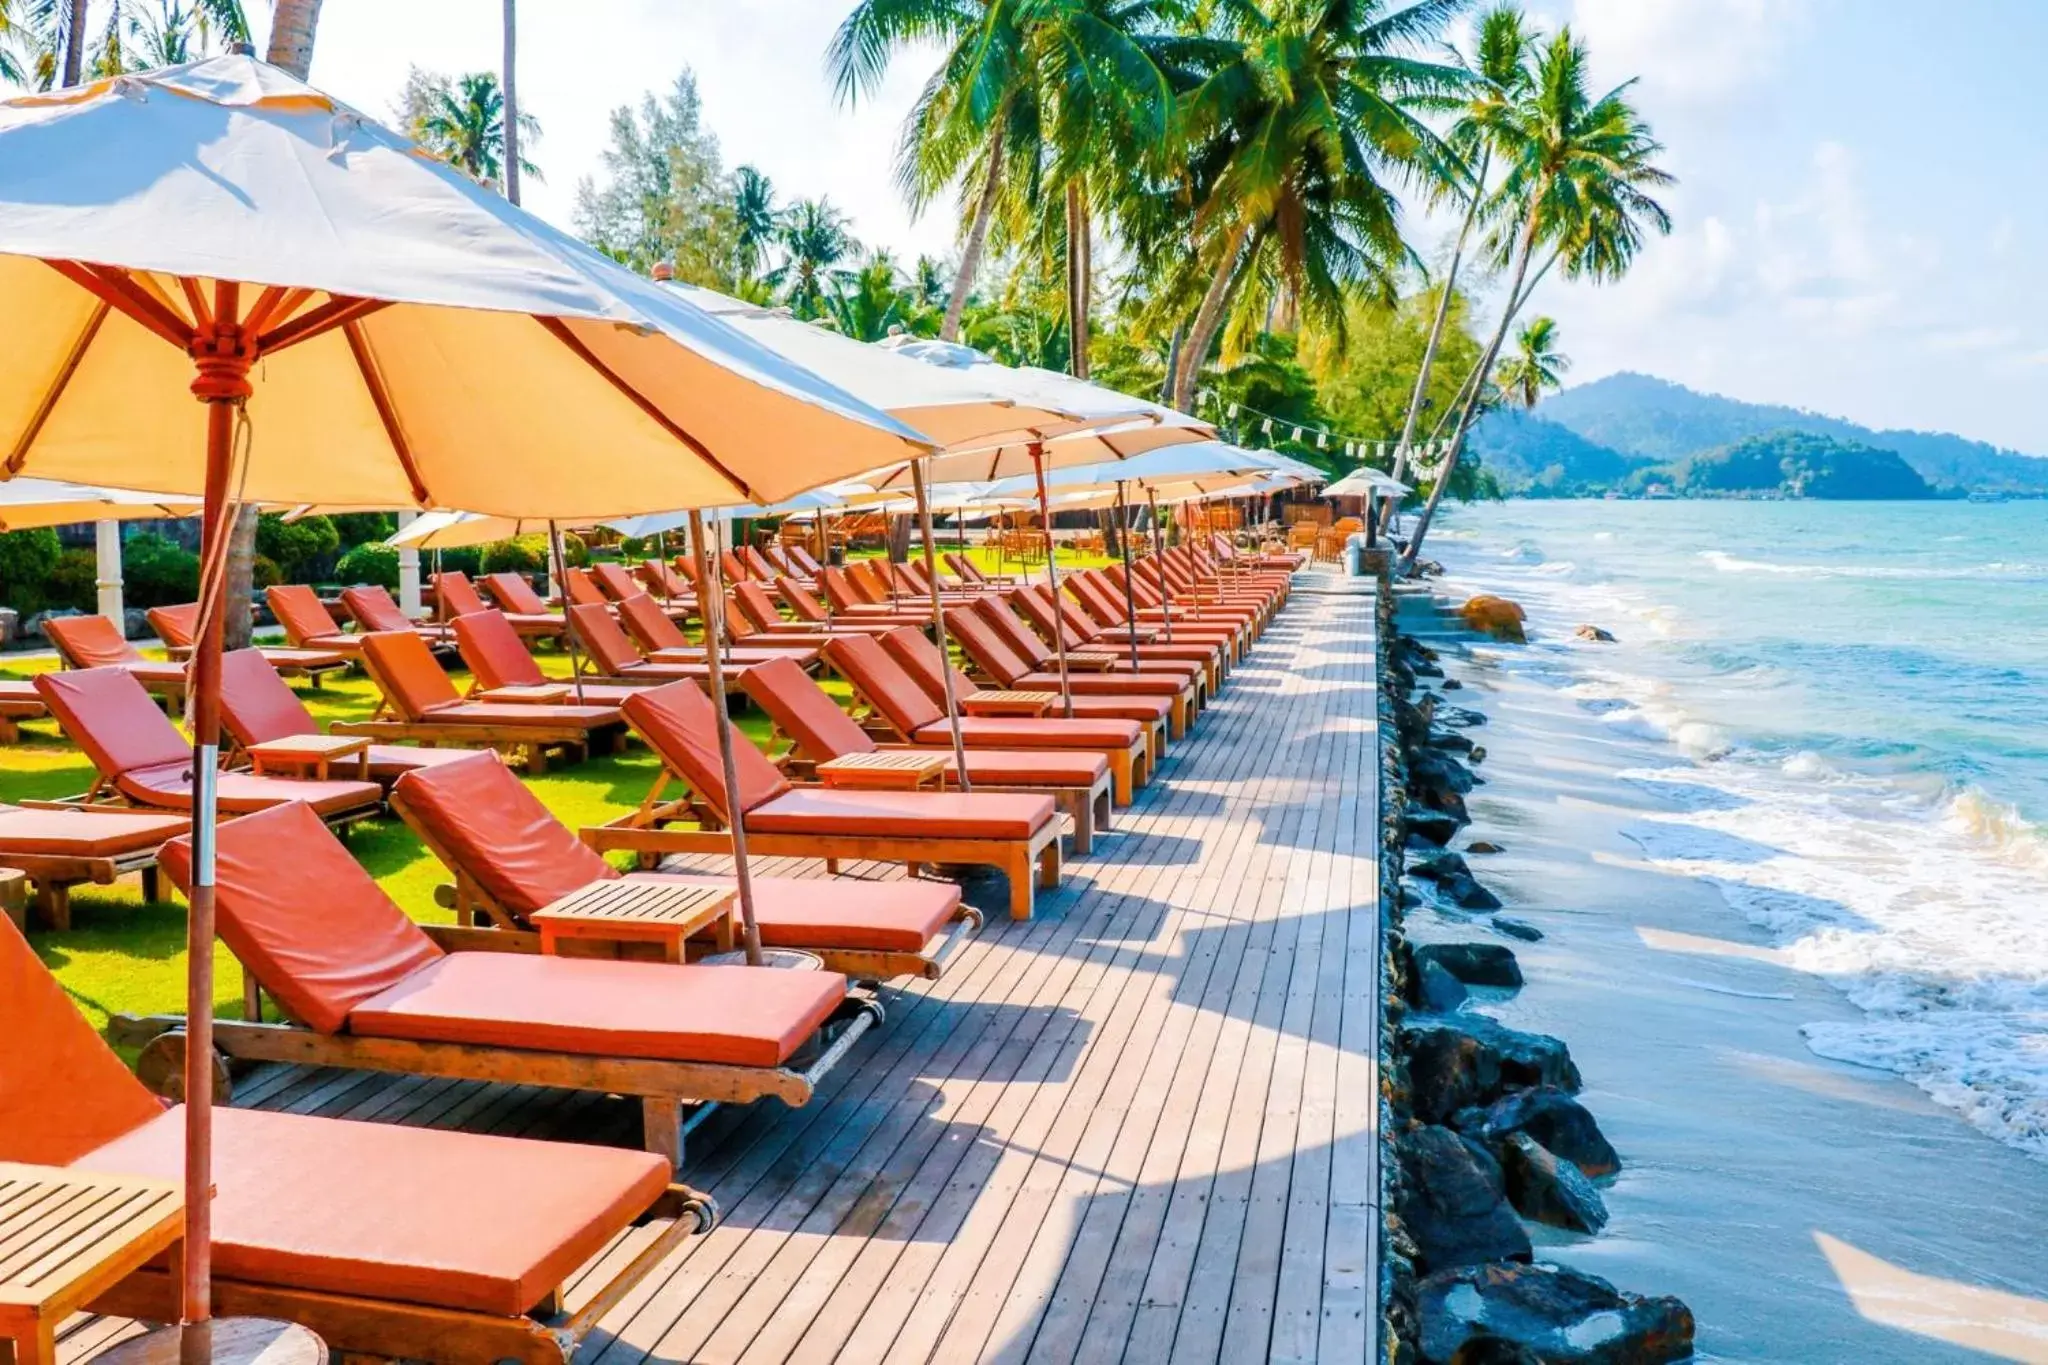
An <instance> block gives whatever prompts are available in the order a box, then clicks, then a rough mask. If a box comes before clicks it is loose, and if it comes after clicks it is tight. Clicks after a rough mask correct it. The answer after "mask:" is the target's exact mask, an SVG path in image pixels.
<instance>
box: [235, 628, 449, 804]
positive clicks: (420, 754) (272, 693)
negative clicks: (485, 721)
mask: <svg viewBox="0 0 2048 1365" xmlns="http://www.w3.org/2000/svg"><path fill="white" fill-rule="evenodd" d="M220 721H221V724H222V726H224V727H225V728H226V730H227V732H228V734H230V735H232V736H233V737H234V741H235V743H237V744H239V745H241V746H242V747H243V748H244V749H247V748H250V747H252V746H254V745H257V744H263V743H267V742H268V741H270V740H273V739H284V738H285V737H287V736H289V735H317V734H319V733H320V722H318V721H316V720H314V719H313V715H312V713H311V712H310V711H308V710H306V705H305V703H304V702H302V701H300V700H299V697H298V694H297V693H296V692H294V691H292V690H291V688H289V687H287V686H286V685H285V681H284V679H283V678H280V677H279V676H278V675H277V670H276V669H274V668H272V667H271V666H270V664H269V662H268V661H267V660H265V659H264V657H263V655H262V654H261V653H260V652H259V651H257V650H253V649H235V650H230V651H228V652H227V653H226V654H223V655H222V656H221V669H220ZM468 757H471V755H469V754H467V753H465V752H464V751H463V750H461V749H421V748H417V747H415V746H412V745H408V744H372V745H371V746H370V750H369V758H370V779H371V781H373V782H378V783H381V784H382V785H384V786H386V787H389V786H390V785H391V784H392V783H393V782H396V781H397V780H398V779H399V777H400V776H401V775H402V774H405V773H409V772H412V771H413V770H414V769H417V768H431V767H433V766H434V765H435V764H438V763H452V762H456V761H458V760H460V759H464V758H468ZM347 762H348V760H343V761H342V766H344V767H345V766H346V765H347Z"/></svg>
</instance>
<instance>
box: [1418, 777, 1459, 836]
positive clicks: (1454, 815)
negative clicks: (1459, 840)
mask: <svg viewBox="0 0 2048 1365" xmlns="http://www.w3.org/2000/svg"><path fill="white" fill-rule="evenodd" d="M1415 796H1416V798H1417V799H1418V800H1420V801H1421V802H1422V804H1423V805H1424V806H1426V807H1428V808H1429V809H1430V810H1433V811H1436V812H1437V813H1438V814H1440V815H1448V816H1450V817H1451V819H1452V820H1453V821H1455V822H1456V823H1455V825H1454V826H1453V831H1454V832H1455V831H1456V830H1458V829H1463V828H1464V827H1465V826H1466V825H1469V824H1471V823H1472V814H1471V812H1470V811H1467V810H1466V809H1465V798H1464V797H1462V796H1460V795H1458V794H1457V793H1456V792H1454V791H1445V790H1444V789H1442V788H1440V787H1423V788H1420V789H1418V790H1417V791H1416V792H1415ZM1444 842H1446V843H1449V842H1450V841H1449V839H1446V840H1445V841H1444Z"/></svg>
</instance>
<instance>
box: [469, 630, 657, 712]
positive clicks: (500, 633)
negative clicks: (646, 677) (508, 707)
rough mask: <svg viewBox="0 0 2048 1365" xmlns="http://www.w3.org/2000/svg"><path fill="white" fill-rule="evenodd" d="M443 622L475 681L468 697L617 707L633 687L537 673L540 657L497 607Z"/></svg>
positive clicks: (528, 702) (526, 703)
mask: <svg viewBox="0 0 2048 1365" xmlns="http://www.w3.org/2000/svg"><path fill="white" fill-rule="evenodd" d="M448 624H449V629H450V631H452V632H453V634H454V636H455V647H456V648H457V649H459V650H461V651H462V662H463V663H465V664H467V665H468V666H469V672H470V676H471V677H473V678H475V679H476V686H475V688H474V689H472V691H471V692H470V699H471V700H473V701H491V702H511V703H516V704H519V705H531V704H545V703H553V702H568V703H570V704H572V705H579V706H617V705H618V704H619V703H620V702H622V701H624V700H625V699H626V698H627V697H628V696H629V695H630V694H631V693H632V691H633V689H632V687H631V685H629V684H626V683H601V682H589V681H585V680H582V679H578V680H576V681H575V682H573V683H572V682H571V681H570V680H569V679H567V678H553V677H549V676H548V675H547V674H545V673H543V672H541V668H540V663H539V661H538V660H536V659H535V658H534V657H533V655H532V654H530V653H528V652H527V649H526V644H525V642H524V641H522V640H521V639H520V638H519V632H518V631H516V630H514V629H513V628H512V626H511V625H510V624H509V623H508V622H507V621H506V619H505V613H503V612H501V611H473V612H471V613H469V614H468V615H467V616H458V617H456V618H455V619H454V620H453V621H451V622H449V623H448ZM579 638H580V637H579Z"/></svg>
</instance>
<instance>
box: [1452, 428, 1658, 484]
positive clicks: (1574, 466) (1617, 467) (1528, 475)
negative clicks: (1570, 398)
mask: <svg viewBox="0 0 2048 1365" xmlns="http://www.w3.org/2000/svg"><path fill="white" fill-rule="evenodd" d="M1472 448H1473V449H1474V450H1475V451H1477V452H1478V453H1479V456H1480V458H1481V461H1482V463H1483V464H1484V466H1485V468H1486V469H1487V470H1488V472H1490V473H1491V474H1492V475H1493V477H1494V479H1495V480H1496V481H1497V482H1498V483H1499V484H1500V487H1501V491H1502V492H1504V493H1510V494H1514V495H1517V496H1521V497H1531V498H1583V497H1598V496H1599V495H1600V494H1602V493H1604V492H1606V491H1607V490H1608V489H1610V488H1618V487H1621V486H1622V485H1623V484H1625V483H1626V482H1627V481H1628V478H1629V476H1630V475H1631V474H1633V473H1635V472H1636V471H1637V470H1638V469H1642V468H1645V467H1647V466H1649V465H1652V464H1654V463H1655V461H1653V460H1647V459H1644V458H1643V457H1641V456H1638V455H1624V454H1622V453H1621V452H1620V451H1618V450H1614V449H1611V448H1610V447H1608V446H1604V445H1599V444H1597V443H1595V442H1593V441H1589V440H1587V439H1586V438H1585V437H1583V436H1581V435H1579V434H1578V433H1577V432H1576V431H1573V430H1572V429H1571V428H1570V427H1566V426H1560V425H1558V424H1557V423H1556V422H1546V421H1544V420H1543V419H1542V418H1541V417H1535V416H1531V415H1530V414H1529V413H1526V412H1523V411H1522V410H1521V409H1519V408H1506V409H1502V410H1501V411H1499V412H1495V413H1491V414H1489V415H1488V416H1487V417H1486V418H1485V420H1483V421H1482V422H1480V423H1479V425H1478V426H1477V427H1476V428H1475V429H1474V430H1473V433H1472Z"/></svg>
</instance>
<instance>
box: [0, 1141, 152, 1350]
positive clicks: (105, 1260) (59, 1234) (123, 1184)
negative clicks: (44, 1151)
mask: <svg viewBox="0 0 2048 1365" xmlns="http://www.w3.org/2000/svg"><path fill="white" fill-rule="evenodd" d="M184 1216H185V1199H184V1196H183V1194H182V1193H181V1192H180V1189H179V1186H178V1185H177V1184H175V1183H173V1182H171V1181H168V1180H144V1179H142V1178H140V1177H138V1176H126V1175H98V1174H89V1173H83V1172H79V1171H73V1170H68V1169H66V1168H64V1167H61V1166H24V1165H15V1164H13V1163H7V1162H0V1338H5V1339H7V1340H10V1341H12V1342H13V1343H14V1360H15V1365H56V1361H57V1343H56V1337H57V1328H58V1326H59V1324H61V1323H62V1322H63V1321H64V1319H65V1318H67V1317H69V1316H70V1315H71V1314H72V1313H75V1312H77V1311H78V1310H79V1309H80V1308H82V1307H84V1306H85V1305H86V1304H87V1303H90V1302H91V1301H92V1300H93V1299H95V1298H98V1297H99V1296H100V1295H101V1294H103V1293H105V1292H106V1291H107V1290H109V1289H111V1288H112V1287H113V1286H114V1285H116V1284H119V1283H120V1282H121V1281H122V1280H124V1279H126V1278H127V1277H128V1275H129V1274H130V1273H131V1272H133V1271H134V1270H136V1269H138V1268H139V1267H141V1266H142V1265H144V1264H145V1263H147V1262H148V1261H149V1260H150V1259H151V1258H152V1257H154V1256H156V1255H157V1254H158V1253H160V1252H162V1251H164V1250H166V1249H167V1248H169V1247H171V1246H172V1245H174V1244H175V1243H176V1242H177V1241H178V1238H179V1237H180V1236H181V1235H182V1233H183V1230H184V1227H183V1225H184Z"/></svg>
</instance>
